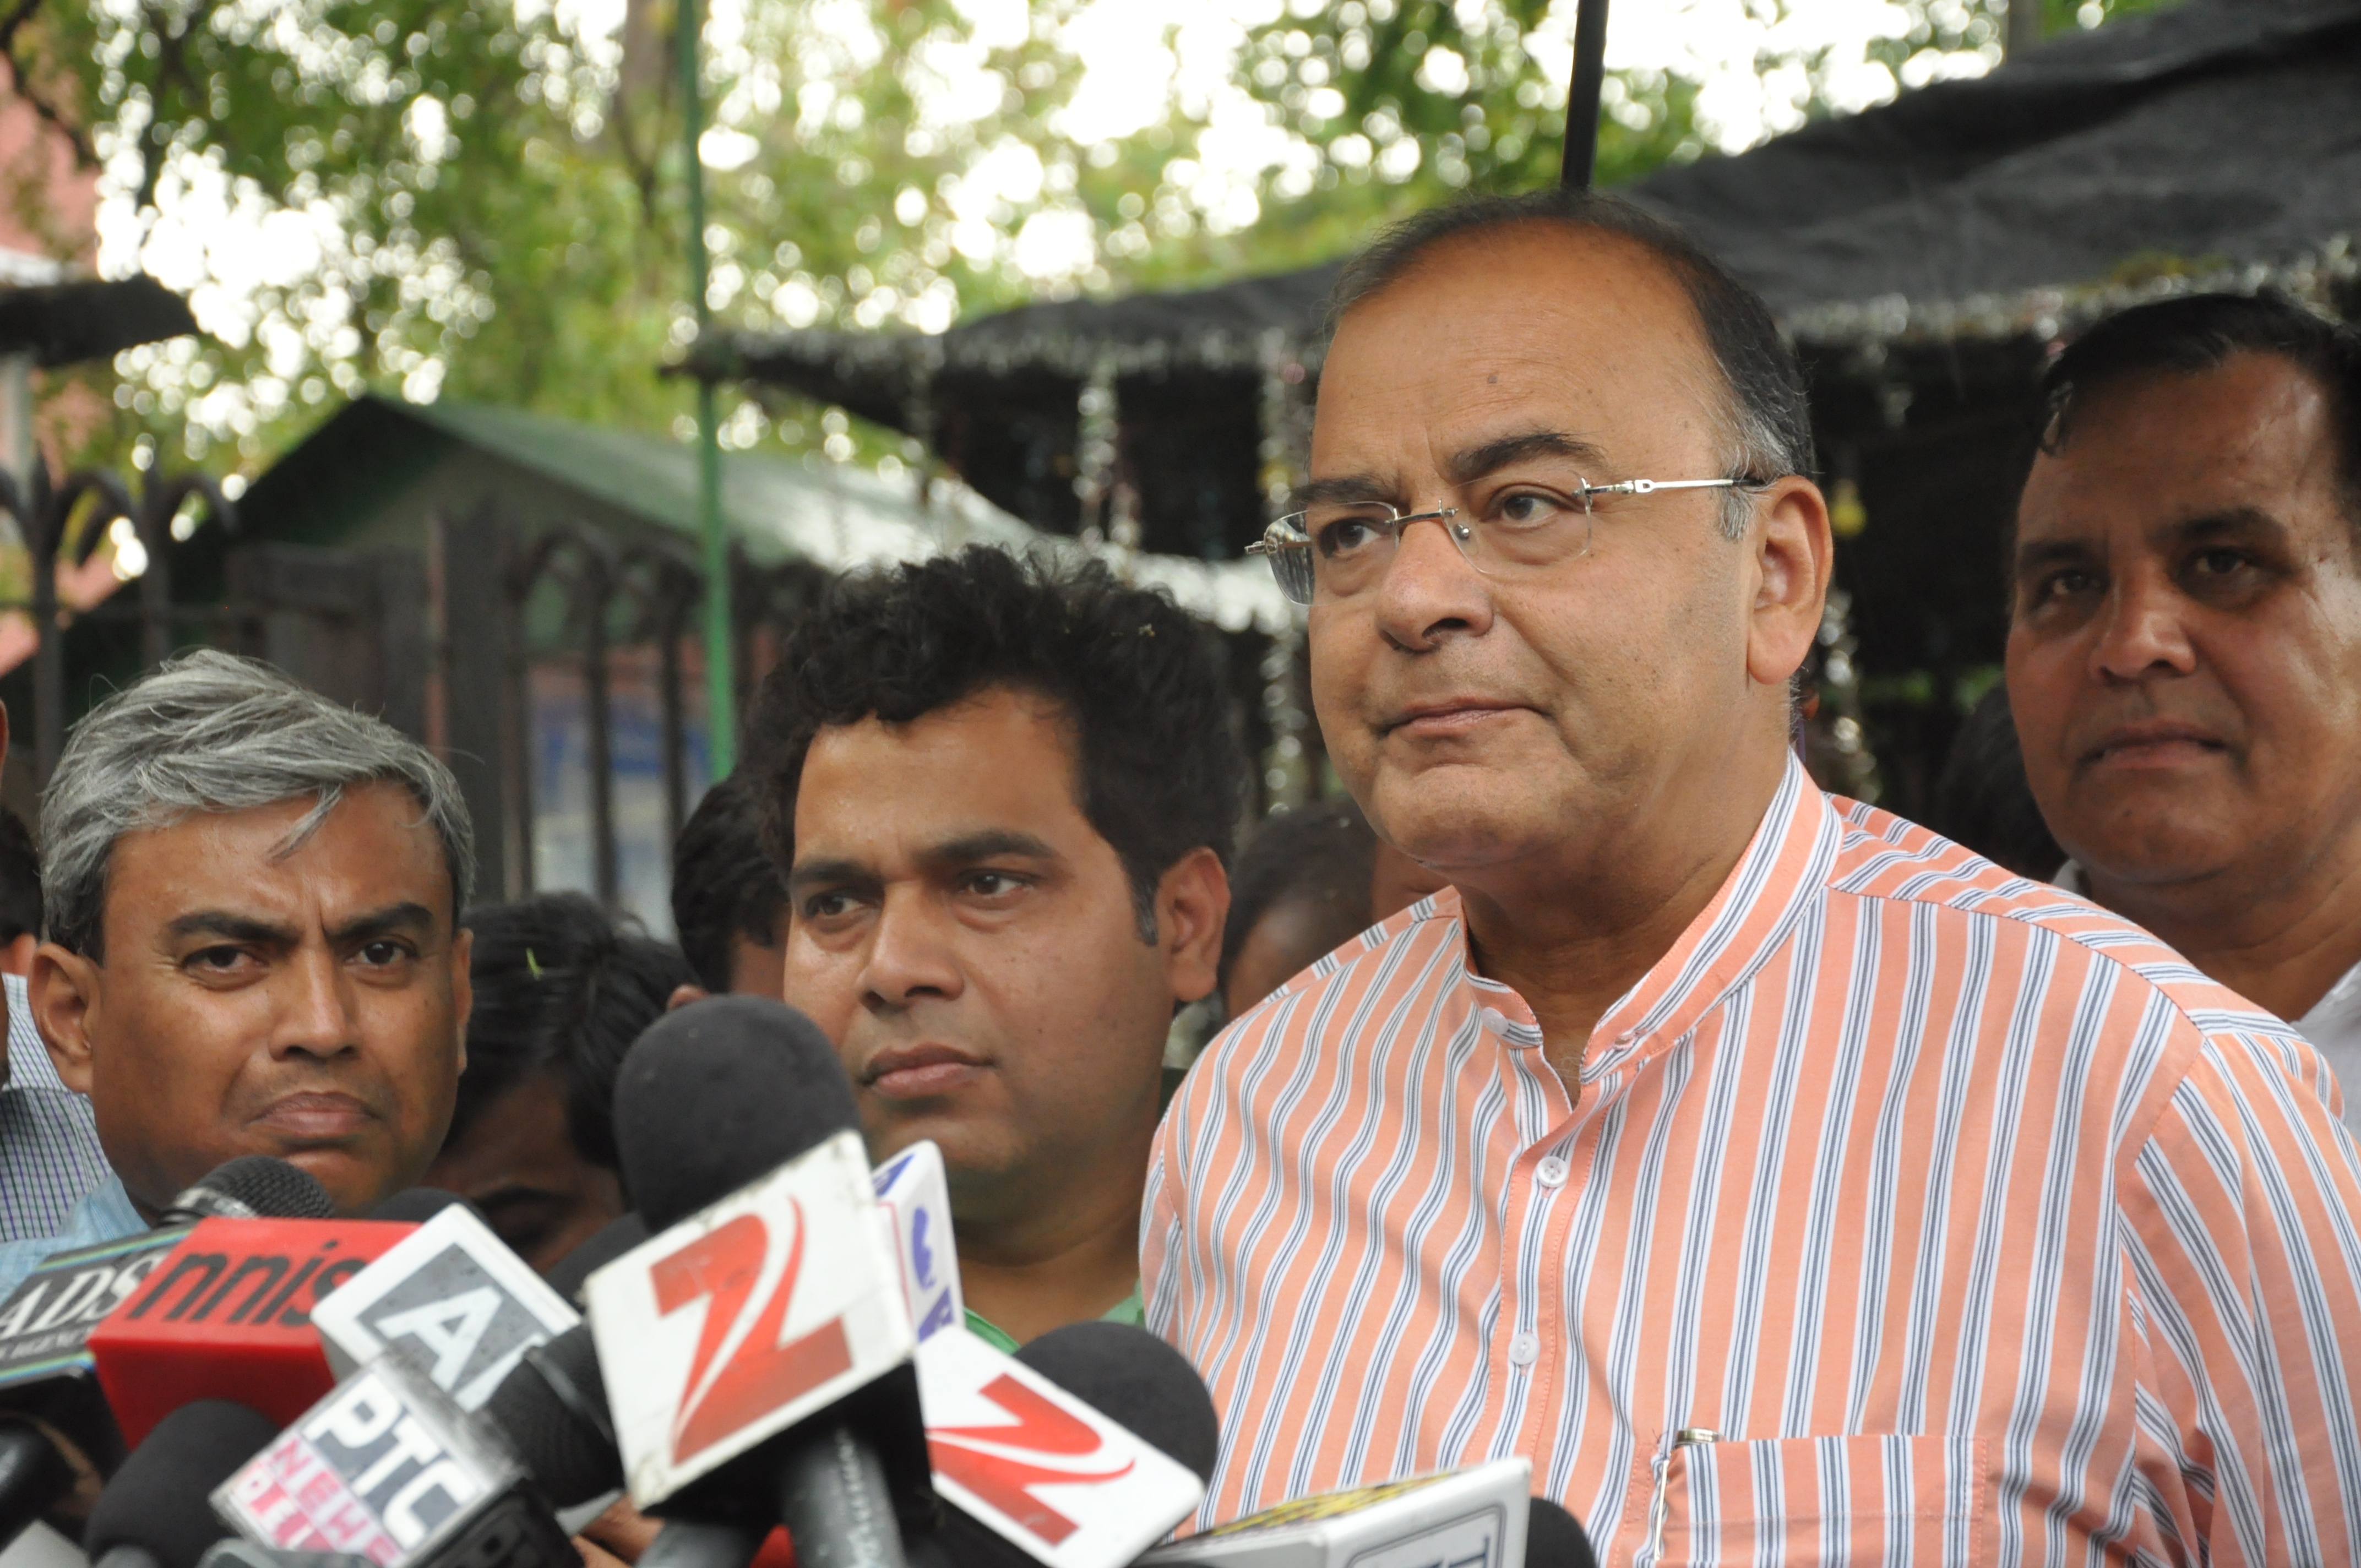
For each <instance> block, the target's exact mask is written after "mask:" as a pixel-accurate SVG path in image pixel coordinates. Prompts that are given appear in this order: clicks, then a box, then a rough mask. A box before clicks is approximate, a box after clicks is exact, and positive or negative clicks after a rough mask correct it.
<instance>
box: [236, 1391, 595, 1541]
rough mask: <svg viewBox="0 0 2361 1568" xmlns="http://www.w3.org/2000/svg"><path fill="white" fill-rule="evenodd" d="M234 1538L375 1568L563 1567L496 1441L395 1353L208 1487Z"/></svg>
mask: <svg viewBox="0 0 2361 1568" xmlns="http://www.w3.org/2000/svg"><path fill="white" fill-rule="evenodd" d="M213 1503H214V1511H215V1512H217V1513H218V1514H220V1516H221V1517H222V1519H223V1521H224V1522H225V1523H226V1524H228V1525H229V1526H230V1527H231V1528H232V1529H233V1530H236V1531H237V1532H238V1533H239V1534H240V1535H241V1536H244V1537H245V1538H246V1539H247V1540H248V1541H254V1542H256V1543H258V1544H259V1545H262V1546H265V1547H269V1548H272V1549H274V1550H277V1551H294V1552H343V1553H346V1554H348V1555H351V1556H356V1557H365V1558H368V1560H369V1561H371V1562H372V1563H376V1564H378V1565H379V1568H428V1565H431V1568H577V1564H578V1563H579V1562H580V1559H579V1558H578V1557H577V1554H576V1552H575V1550H574V1547H573V1544H572V1542H570V1541H567V1539H566V1533H565V1532H564V1531H563V1530H560V1529H559V1528H558V1526H557V1520H556V1519H555V1516H554V1515H553V1513H552V1511H551V1509H550V1507H549V1504H548V1502H547V1500H546V1499H544V1497H542V1496H541V1495H540V1493H539V1492H538V1491H537V1490H536V1489H535V1488H534V1486H533V1484H532V1481H531V1479H530V1478H529V1477H528V1476H527V1475H525V1472H524V1470H523V1468H522V1466H521V1465H520V1464H518V1463H517V1461H516V1459H515V1457H514V1456H513V1455H511V1453H509V1452H508V1450H507V1448H506V1447H505V1445H503V1444H502V1443H501V1442H500V1441H499V1440H498V1439H497V1438H496V1437H494V1436H493V1435H492V1434H491V1433H490V1432H489V1431H487V1430H486V1429H485V1428H484V1427H482V1426H481V1425H480V1424H478V1421H477V1420H476V1419H475V1418H474V1417H472V1416H470V1415H469V1414H468V1413H467V1411H465V1410H463V1409H460V1408H459V1406H458V1404H457V1403H456V1401H455V1400H454V1399H453V1398H451V1396H449V1395H448V1394H445V1392H444V1391H443V1390H442V1389H441V1388H440V1387H436V1386H435V1383H434V1378H433V1377H431V1376H428V1375H427V1373H426V1372H425V1371H424V1370H423V1369H422V1368H420V1367H418V1366H416V1365H412V1362H411V1359H410V1357H409V1356H408V1355H407V1354H405V1353H402V1352H399V1351H397V1352H394V1353H392V1354H386V1355H382V1356H379V1358H378V1359H377V1360H375V1361H373V1362H371V1363H370V1364H369V1365H367V1366H365V1367H363V1368H362V1369H361V1370H360V1371H358V1372H356V1373H354V1374H353V1375H352V1376H349V1377H347V1378H346V1379H345V1380H344V1381H343V1382H342V1383H339V1384H338V1385H336V1387H335V1388H334V1389H332V1390H331V1391H330V1392H329V1394H328V1396H327V1398H324V1399H322V1400H321V1401H320V1402H319V1403H318V1404H317V1405H315V1406H313V1408H312V1409H309V1410H307V1411H306V1412H304V1414H303V1415H302V1418H301V1419H300V1420H297V1421H296V1422H295V1423H294V1424H293V1425H291V1426H290V1427H289V1428H288V1429H287V1431H284V1432H282V1433H280V1437H279V1440H278V1441H277V1442H273V1443H272V1444H271V1445H270V1446H269V1447H268V1448H266V1449H264V1450H263V1451H262V1452H261V1453H258V1454H257V1455H255V1457H254V1458H253V1459H252V1460H250V1461H248V1462H247V1464H246V1465H245V1467H244V1468H242V1469H241V1470H239V1471H238V1472H237V1474H236V1475H233V1476H231V1477H230V1479H229V1480H228V1481H227V1482H225V1483H224V1484H223V1486H221V1488H220V1489H219V1490H218V1491H216V1492H215V1493H214V1496H213Z"/></svg>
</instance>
